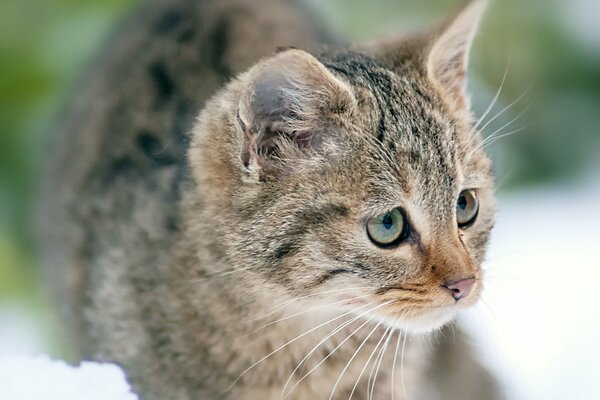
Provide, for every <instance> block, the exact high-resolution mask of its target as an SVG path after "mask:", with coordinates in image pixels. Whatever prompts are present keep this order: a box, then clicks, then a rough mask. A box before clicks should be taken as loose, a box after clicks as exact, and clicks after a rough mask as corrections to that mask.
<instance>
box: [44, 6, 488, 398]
mask: <svg viewBox="0 0 600 400" xmlns="http://www.w3.org/2000/svg"><path fill="white" fill-rule="evenodd" d="M484 8H485V1H483V0H474V1H471V2H470V3H467V4H466V5H465V6H463V7H462V8H461V9H460V10H459V11H457V12H456V13H454V14H452V15H451V16H450V17H448V18H446V19H444V20H442V21H441V22H439V23H438V24H436V25H434V26H433V27H431V28H429V29H427V30H425V31H423V32H421V33H415V34H413V35H409V36H403V37H399V36H397V35H392V36H390V37H387V38H383V39H380V40H376V41H372V42H369V43H359V44H354V45H346V44H343V43H342V44H340V42H339V41H337V40H336V39H335V37H334V36H333V35H331V34H329V33H328V32H327V31H326V30H324V29H322V28H321V27H320V25H319V23H318V18H315V17H314V15H313V14H312V13H311V12H310V10H308V9H307V8H306V7H305V6H303V5H302V4H301V3H297V2H294V1H278V0H260V1H256V0H252V1H250V0H224V1H210V0H198V1H196V0H170V1H166V0H155V1H150V2H147V3H144V4H142V5H141V6H140V8H139V9H138V10H137V11H136V12H135V13H134V14H133V16H132V17H131V18H130V19H128V20H127V21H126V22H125V23H124V24H123V26H122V27H121V29H120V30H119V32H118V34H117V35H116V36H115V37H114V40H113V41H112V44H111V45H110V46H109V47H108V48H107V49H106V50H105V51H104V52H103V53H102V55H100V56H99V57H98V58H97V59H96V61H95V62H94V63H93V64H94V66H93V67H92V68H91V70H90V72H89V73H88V74H87V75H85V77H84V79H82V81H81V83H80V85H79V86H78V88H77V90H76V92H75V93H74V95H73V100H72V102H71V103H70V105H69V106H68V107H67V108H66V110H65V116H64V118H62V119H61V121H62V122H61V124H60V126H59V127H58V129H57V130H58V131H60V134H57V135H56V137H54V138H52V147H51V149H50V150H49V151H48V153H49V158H48V161H47V163H46V167H45V169H44V175H43V179H42V181H43V184H42V193H41V196H40V208H39V214H40V221H41V223H40V257H41V261H42V263H43V264H45V265H46V266H47V268H46V271H47V272H48V277H49V279H51V280H52V285H53V286H54V287H55V288H56V290H55V292H56V296H57V301H58V302H59V304H60V305H61V308H60V310H61V314H62V316H63V317H64V321H65V324H66V326H67V327H68V332H69V339H70V341H71V342H70V343H71V344H72V347H73V348H74V349H76V351H77V357H78V358H79V359H94V360H100V361H110V362H116V363H118V364H119V365H121V366H122V367H123V368H124V370H125V372H126V374H127V377H128V379H129V381H130V382H131V383H132V385H133V387H134V389H135V390H136V392H137V393H139V394H140V397H141V399H174V400H175V399H206V400H211V399H239V400H253V399H261V400H262V399H282V398H285V399H330V400H331V399H347V398H350V397H352V398H354V399H367V398H374V399H387V398H395V399H411V400H413V399H431V400H433V399H463V398H470V399H486V400H491V399H495V398H497V390H496V385H495V383H494V381H493V379H492V378H491V377H490V376H489V374H488V373H487V372H486V371H485V370H484V369H483V368H482V367H480V366H479V364H478V363H477V362H476V361H475V359H474V356H473V353H472V351H471V350H470V349H469V346H468V344H467V340H466V338H465V337H464V335H463V334H462V333H461V332H460V330H458V329H453V328H452V326H451V320H452V319H453V318H454V316H455V315H456V314H457V313H458V312H459V311H460V310H463V309H465V308H467V307H469V306H471V305H473V304H474V303H476V301H477V299H478V297H479V295H480V293H481V290H482V288H483V272H482V270H481V268H480V265H481V262H482V260H483V258H484V256H485V248H486V243H487V241H488V236H489V233H490V231H491V229H492V226H493V222H494V209H495V206H494V194H493V186H494V183H493V174H492V165H491V161H490V159H489V158H488V157H487V156H486V154H485V153H484V152H483V149H482V148H481V140H480V138H479V134H478V132H477V130H476V128H475V127H474V124H473V117H472V114H471V112H470V106H469V100H468V96H467V94H466V93H465V74H466V68H467V59H468V53H469V48H470V45H471V42H472V39H473V36H474V34H475V31H476V28H477V25H478V23H479V20H480V17H481V15H482V13H483V10H484ZM200 110H201V111H200ZM198 113H199V116H198ZM428 332H429V333H428ZM431 332H433V333H431Z"/></svg>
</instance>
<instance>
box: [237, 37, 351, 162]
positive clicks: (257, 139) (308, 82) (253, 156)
mask: <svg viewBox="0 0 600 400" xmlns="http://www.w3.org/2000/svg"><path fill="white" fill-rule="evenodd" d="M353 103H354V95H353V94H352V91H351V89H350V87H349V86H348V85H347V84H346V83H344V82H343V81H341V80H340V79H338V78H337V77H336V76H334V75H333V74H332V73H331V72H330V71H329V70H327V68H326V67H325V66H324V65H323V64H322V63H321V62H319V61H318V60H317V59H316V58H315V57H314V56H312V55H310V54H308V53H307V52H305V51H302V50H297V49H292V50H286V51H283V52H281V53H279V54H277V55H275V56H273V57H272V58H269V59H267V60H265V61H263V62H262V63H260V64H258V65H257V66H256V67H255V68H254V69H253V70H252V71H251V72H250V79H249V82H248V84H247V86H246V88H245V90H244V91H243V93H242V95H241V98H240V103H239V107H238V123H239V128H240V130H241V131H242V135H243V138H242V154H241V159H242V162H243V163H244V165H245V166H246V167H249V168H250V167H259V168H262V169H269V172H273V171H274V170H276V169H277V168H273V167H274V165H273V164H274V163H277V161H278V157H280V156H281V154H280V152H281V149H282V147H284V146H285V145H286V144H291V145H292V146H293V147H294V148H295V149H297V150H306V149H311V150H318V149H319V147H320V145H321V143H322V142H323V139H324V138H323V136H324V135H327V134H328V133H329V132H328V130H327V127H328V124H329V123H331V122H332V121H333V120H334V119H335V117H336V116H339V114H341V113H344V112H347V111H348V110H349V109H350V107H351V106H352V104H353Z"/></svg>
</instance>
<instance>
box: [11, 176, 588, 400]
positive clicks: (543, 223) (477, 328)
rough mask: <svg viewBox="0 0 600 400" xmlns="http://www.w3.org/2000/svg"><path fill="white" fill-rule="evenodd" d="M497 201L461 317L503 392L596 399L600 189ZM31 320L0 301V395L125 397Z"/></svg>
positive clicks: (519, 399) (112, 373)
mask: <svg viewBox="0 0 600 400" xmlns="http://www.w3.org/2000/svg"><path fill="white" fill-rule="evenodd" d="M594 183H595V182H593V181H588V182H587V183H584V184H581V185H578V186H574V187H568V188H565V187H563V188H560V190H558V189H557V190H553V189H546V190H538V191H532V192H529V193H520V194H515V195H511V196H508V197H504V198H502V199H501V201H500V207H501V209H500V213H499V217H498V223H497V228H496V230H495V232H494V235H493V238H492V245H491V249H490V253H489V257H488V259H489V260H490V261H489V262H488V263H486V266H485V267H486V269H487V270H488V273H487V288H486V292H485V294H484V300H483V302H482V303H481V304H479V305H478V306H477V307H476V308H474V309H473V310H471V311H469V312H468V313H467V314H466V315H464V317H463V318H462V321H461V322H462V323H463V324H464V325H465V326H466V327H467V329H468V330H469V332H471V333H472V335H473V339H474V341H475V343H476V346H477V348H478V349H479V350H480V352H481V357H482V360H483V361H484V362H485V363H486V364H488V365H489V366H490V368H491V369H492V370H493V371H494V372H495V373H496V374H497V376H498V377H499V379H500V380H501V382H502V386H503V388H504V390H505V399H506V400H555V399H556V400H559V399H560V400H563V399H574V400H578V399H600V379H598V378H600V374H599V371H600V367H598V365H600V364H599V363H600V296H599V295H598V289H597V287H598V283H599V282H600V243H598V240H599V239H600V218H598V214H597V213H598V210H600V188H599V187H597V185H594ZM36 332H37V329H36V322H35V321H33V320H30V319H28V318H27V314H26V313H23V312H20V311H19V310H18V309H17V308H14V307H6V306H4V307H0V399H2V400H39V399H45V400H55V399H56V400H58V399H60V400H95V399H103V400H133V399H135V398H136V397H135V395H133V394H132V393H131V392H130V390H129V387H128V385H127V383H126V381H125V378H124V375H123V373H122V371H120V370H119V369H118V368H117V367H115V366H112V365H98V364H92V363H84V364H82V365H81V366H79V367H78V368H75V367H70V366H68V365H66V364H64V363H62V362H60V361H55V362H51V361H50V360H49V359H48V358H47V357H44V356H38V357H31V356H29V357H25V356H23V355H25V354H32V353H37V352H40V351H43V349H44V346H45V343H44V338H43V337H41V336H40V335H39V334H36Z"/></svg>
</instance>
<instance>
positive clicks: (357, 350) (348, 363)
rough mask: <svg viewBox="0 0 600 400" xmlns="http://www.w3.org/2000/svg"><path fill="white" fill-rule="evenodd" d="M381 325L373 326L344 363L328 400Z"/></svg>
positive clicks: (331, 397)
mask: <svg viewBox="0 0 600 400" xmlns="http://www.w3.org/2000/svg"><path fill="white" fill-rule="evenodd" d="M390 303H392V302H391V301H390V302H388V303H387V304H390ZM382 323H383V322H378V323H377V325H375V327H374V328H373V330H372V331H371V332H369V334H368V335H367V337H366V338H365V339H364V340H363V341H362V343H361V344H360V345H359V346H358V347H357V348H356V350H355V351H354V354H352V357H350V360H348V362H347V363H346V366H345V367H344V369H342V372H341V373H340V376H339V377H338V379H337V381H335V384H334V385H333V389H331V393H330V394H329V400H331V399H333V395H334V393H335V389H337V387H338V385H339V383H340V381H341V380H342V377H343V376H344V373H345V372H346V370H347V369H348V368H350V364H352V361H353V360H354V359H355V358H356V356H357V355H358V353H359V352H360V350H361V349H362V348H363V346H364V345H365V343H367V341H368V340H369V338H370V337H371V335H373V333H374V332H375V330H376V329H377V328H379V326H380V325H381V324H382Z"/></svg>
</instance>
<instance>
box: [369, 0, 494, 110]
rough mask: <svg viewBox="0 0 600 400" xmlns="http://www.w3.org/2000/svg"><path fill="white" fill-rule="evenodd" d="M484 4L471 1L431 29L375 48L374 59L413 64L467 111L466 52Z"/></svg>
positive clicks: (391, 40)
mask: <svg viewBox="0 0 600 400" xmlns="http://www.w3.org/2000/svg"><path fill="white" fill-rule="evenodd" d="M486 5H487V0H471V1H470V2H468V3H467V4H465V5H464V6H463V7H462V8H461V9H459V10H458V11H456V12H455V13H453V14H452V15H450V16H449V17H447V18H445V19H444V20H442V21H441V22H440V23H438V24H436V25H435V26H434V27H432V28H431V29H429V30H427V31H425V32H422V33H420V34H417V35H415V36H412V37H408V38H388V39H385V40H383V41H381V42H380V43H378V44H376V48H375V53H376V56H380V57H382V58H383V59H385V60H387V61H390V62H392V63H397V64H400V63H405V62H406V61H407V60H408V61H410V62H413V63H417V64H418V66H419V67H420V68H422V69H423V70H424V71H425V73H426V74H427V76H428V78H429V79H430V80H431V81H432V82H434V83H435V84H436V85H438V86H439V87H440V88H441V89H442V90H444V91H445V92H446V93H447V94H448V95H449V96H451V98H452V99H453V100H454V102H455V103H456V104H457V105H459V106H462V107H468V101H467V96H466V92H465V88H466V71H467V64H468V58H469V51H470V49H471V44H472V42H473V38H474V36H475V33H476V31H477V28H478V26H479V22H480V20H481V17H482V15H483V12H484V11H485V8H486Z"/></svg>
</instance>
